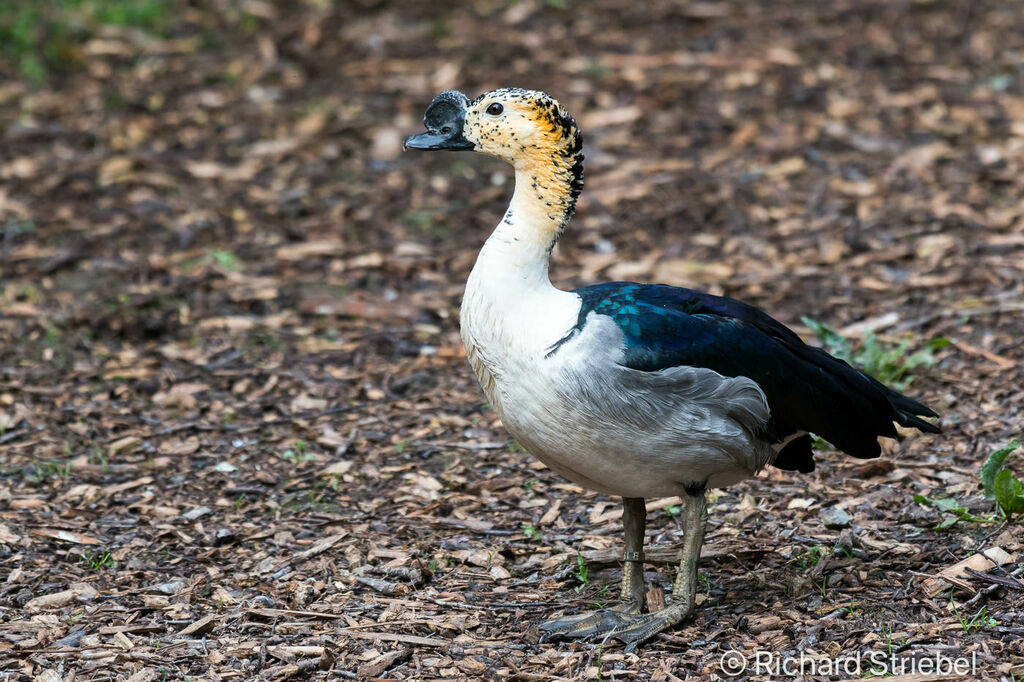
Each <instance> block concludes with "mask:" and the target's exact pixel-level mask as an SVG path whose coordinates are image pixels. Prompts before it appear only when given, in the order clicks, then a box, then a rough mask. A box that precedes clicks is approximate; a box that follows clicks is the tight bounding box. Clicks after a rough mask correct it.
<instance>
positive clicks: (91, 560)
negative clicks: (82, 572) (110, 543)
mask: <svg viewBox="0 0 1024 682" xmlns="http://www.w3.org/2000/svg"><path fill="white" fill-rule="evenodd" d="M78 557H79V560H80V561H81V562H82V563H84V564H85V565H86V566H88V567H89V570H92V571H101V570H103V569H104V568H114V567H115V566H117V562H116V561H114V559H113V557H111V556H110V552H92V551H86V552H82V553H81V554H79V555H78Z"/></svg>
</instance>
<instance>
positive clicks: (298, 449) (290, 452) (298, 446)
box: [281, 440, 316, 462]
mask: <svg viewBox="0 0 1024 682" xmlns="http://www.w3.org/2000/svg"><path fill="white" fill-rule="evenodd" d="M306 445H307V443H306V441H304V440H297V441H295V443H294V444H293V445H292V446H291V447H290V448H288V449H287V450H285V451H284V452H282V453H281V457H282V458H284V459H286V460H288V461H289V462H308V461H310V460H313V459H316V455H314V454H312V453H309V452H306Z"/></svg>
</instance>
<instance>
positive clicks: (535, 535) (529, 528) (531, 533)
mask: <svg viewBox="0 0 1024 682" xmlns="http://www.w3.org/2000/svg"><path fill="white" fill-rule="evenodd" d="M520 527H521V528H522V529H523V535H525V536H526V537H527V539H529V540H533V541H534V542H540V531H539V530H537V528H536V527H535V526H534V525H533V524H532V523H526V522H525V521H524V522H523V523H522V524H520Z"/></svg>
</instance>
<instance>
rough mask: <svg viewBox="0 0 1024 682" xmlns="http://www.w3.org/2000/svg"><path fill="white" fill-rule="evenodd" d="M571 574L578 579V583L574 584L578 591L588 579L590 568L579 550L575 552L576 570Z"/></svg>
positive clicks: (585, 584)
mask: <svg viewBox="0 0 1024 682" xmlns="http://www.w3.org/2000/svg"><path fill="white" fill-rule="evenodd" d="M573 575H574V576H575V577H576V580H578V581H580V584H579V585H577V586H576V591H577V592H579V591H580V590H582V589H583V588H584V587H586V586H587V583H588V582H589V581H590V569H589V568H588V567H587V563H586V562H585V561H584V560H583V555H582V554H580V553H579V552H576V572H575V573H573Z"/></svg>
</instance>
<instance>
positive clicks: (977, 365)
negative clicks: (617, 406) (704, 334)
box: [0, 0, 1024, 682]
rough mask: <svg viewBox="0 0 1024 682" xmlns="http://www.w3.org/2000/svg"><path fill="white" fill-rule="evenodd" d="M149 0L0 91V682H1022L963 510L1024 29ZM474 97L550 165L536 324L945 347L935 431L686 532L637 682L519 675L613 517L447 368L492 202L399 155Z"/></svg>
mask: <svg viewBox="0 0 1024 682" xmlns="http://www.w3.org/2000/svg"><path fill="white" fill-rule="evenodd" d="M71 4H73V3H71ZM155 4H157V5H160V6H161V7H163V8H164V10H165V13H164V15H163V17H164V19H163V21H162V22H161V25H160V26H159V27H155V28H152V29H147V28H125V27H121V26H118V25H113V24H103V25H96V24H95V23H94V24H92V25H88V24H87V25H86V26H85V28H84V29H82V30H84V31H85V33H81V32H79V33H76V34H73V35H72V36H71V38H66V39H64V42H60V43H56V44H57V45H58V46H60V47H62V49H63V50H64V51H63V52H60V51H58V54H57V57H59V59H57V58H55V57H53V55H52V54H50V56H49V57H47V58H48V59H57V61H59V64H56V63H53V64H50V66H51V67H54V68H52V69H51V72H50V73H49V75H47V76H46V77H45V78H46V80H45V81H44V82H43V83H42V84H38V85H34V84H30V83H29V82H28V80H27V78H26V77H24V76H23V75H19V72H18V71H17V70H16V69H15V67H14V66H13V64H14V62H13V61H12V59H13V58H12V57H11V56H10V53H6V55H7V56H6V57H4V59H5V60H6V61H5V62H3V64H4V65H3V66H0V73H2V74H3V75H4V76H5V78H4V79H3V80H2V82H0V120H2V121H3V128H2V141H0V234H2V239H0V566H2V570H0V635H2V637H0V671H2V673H3V675H4V679H9V680H29V679H32V680H46V681H47V682H52V681H56V680H72V679H74V680H107V679H111V680H113V679H117V680H125V679H130V680H133V681H135V682H139V681H142V680H163V679H168V680H171V679H203V680H215V679H217V680H227V679H266V680H279V679H289V678H290V679H334V678H345V679H360V680H366V679H389V680H391V679H394V680H407V679H423V680H427V679H471V680H475V679H491V678H500V679H515V680H547V679H567V680H569V679H572V680H576V679H609V680H610V679H644V680H646V679H650V680H677V679H687V678H689V679H716V678H721V677H724V676H725V674H726V672H730V671H727V670H723V669H722V667H721V661H722V659H723V656H724V655H726V654H727V652H730V651H732V652H738V653H739V654H742V655H743V656H745V657H746V659H747V660H748V661H749V662H750V666H748V669H747V670H745V671H743V672H741V673H739V674H738V675H737V677H736V679H768V678H771V679H780V678H787V677H796V676H798V674H799V670H794V668H793V667H792V666H793V665H799V659H800V656H801V655H803V656H804V657H805V659H806V660H805V661H804V664H805V668H804V669H803V673H804V675H805V679H837V678H839V679H857V678H861V677H868V676H870V675H871V674H872V672H871V671H872V670H874V671H875V673H878V674H881V673H895V674H896V677H895V679H903V680H916V679H921V677H919V676H915V675H917V674H918V673H921V672H927V671H928V669H927V665H928V664H927V663H926V662H925V663H922V662H923V661H927V660H945V661H952V660H955V659H958V658H963V659H964V660H967V661H970V662H971V665H974V666H976V668H974V669H973V672H971V673H969V674H968V675H966V677H968V678H971V679H984V680H996V679H1000V680H1007V681H1008V680H1020V679H1021V678H1022V677H1024V646H1022V641H1024V640H1022V635H1024V615H1022V610H1021V606H1022V603H1024V601H1022V600H1024V589H1022V588H1024V580H1022V578H1021V566H1022V559H1021V557H1022V556H1024V554H1022V553H1024V544H1022V535H1024V533H1022V526H1021V524H1020V522H1019V521H1014V522H1010V523H1006V522H1005V521H1004V520H1003V519H1002V518H1001V517H1000V516H999V515H998V514H997V513H995V506H994V504H993V502H991V501H988V500H985V499H984V497H983V496H982V494H981V484H980V478H979V469H980V467H981V464H982V462H983V461H984V460H985V458H986V457H987V456H988V455H989V454H990V453H991V452H992V451H994V450H996V449H997V448H999V447H1002V446H1005V445H1007V444H1008V443H1009V442H1010V441H1011V440H1013V439H1014V438H1017V437H1019V436H1020V433H1021V418H1022V406H1024V371H1022V362H1024V61H1022V59H1024V57H1022V55H1024V33H1022V32H1021V31H1020V27H1021V26H1022V25H1024V5H1022V4H1020V3H1012V2H996V1H978V2H969V3H968V2H952V1H945V0H929V1H924V2H862V1H854V0H840V1H837V2H821V3H818V2H746V1H743V0H730V1H725V0H722V1H717V0H713V1H711V2H687V3H675V2H663V1H655V2H651V3H647V4H646V5H643V6H640V5H636V4H635V3H628V2H623V1H622V0H597V1H595V2H589V3H577V2H564V1H557V2H556V1H554V0H548V1H547V2H538V1H536V0H520V1H519V2H508V3H506V2H491V1H487V0H484V1H481V2H476V3H472V5H466V4H464V3H443V2H442V3H429V4H427V3H397V2H396V3H387V2H338V3H326V2H312V1H310V2H307V3H270V2H264V1H262V0H249V1H248V2H244V3H227V2H213V1H211V2H194V3H185V2H181V3H171V4H170V5H167V4H166V3H155ZM44 5H45V3H44ZM45 6H46V7H50V8H51V10H52V11H53V12H57V10H55V9H53V8H52V7H51V6H50V5H45ZM3 7H6V6H5V5H2V4H0V11H7V12H10V11H11V10H10V9H7V10H3ZM68 11H69V12H70V11H71V10H68ZM51 18H52V17H51ZM54 20H55V21H56V20H59V17H57V18H56V19H54ZM47 25H48V26H49V24H47ZM40 34H41V35H40V36H38V37H40V38H41V39H48V40H51V43H52V41H53V40H55V36H57V35H58V34H56V33H54V32H53V29H52V26H51V27H50V28H47V29H45V30H41V31H40ZM61 35H63V34H61ZM51 52H52V51H51ZM57 66H62V67H63V68H56V67H57ZM505 85H517V86H522V87H535V88H540V89H544V90H546V91H549V92H551V93H552V94H554V95H555V96H557V97H558V98H559V99H560V100H561V101H562V102H563V103H565V104H566V105H567V107H568V108H569V109H570V110H571V111H573V112H574V113H576V114H577V117H578V119H579V120H580V123H581V125H582V128H583V131H584V134H585V140H586V154H587V164H588V165H587V188H586V191H585V192H584V195H583V200H582V201H581V202H580V207H579V212H578V216H577V218H576V220H575V221H574V222H573V223H572V225H571V226H570V227H569V229H568V230H567V232H566V235H565V238H564V240H563V242H562V244H561V245H560V246H559V248H558V249H557V250H556V252H555V254H554V261H553V263H552V268H551V272H552V276H553V277H554V279H555V281H556V282H557V283H558V284H559V285H562V286H565V287H572V286H576V285H579V284H584V283H591V282H595V281H601V280H609V279H632V280H639V281H658V282H665V283H670V284H676V285H683V286H690V287H694V288H701V289H705V290H709V291H712V292H714V293H722V294H727V295H731V296H735V297H738V298H742V299H744V300H747V301H749V302H751V303H754V304H756V305H758V306H761V307H763V308H764V309H766V310H768V311H770V312H771V313H772V314H773V315H775V316H776V317H778V318H779V319H780V320H781V321H783V322H785V323H787V324H789V325H791V326H793V327H794V328H795V329H797V330H798V331H799V332H800V333H801V334H803V335H804V337H805V338H812V337H813V334H812V333H811V331H810V329H809V328H808V327H807V324H806V323H805V322H803V321H802V316H807V317H809V318H812V319H814V320H819V321H822V322H826V323H828V324H829V325H831V326H833V327H834V328H837V329H839V330H840V331H841V332H842V334H843V335H844V336H846V337H847V338H849V339H851V340H852V342H853V346H854V352H855V353H857V352H859V353H860V354H861V355H862V356H863V357H865V358H867V359H869V360H870V359H872V358H874V359H875V360H877V359H878V356H879V352H878V351H872V350H871V343H872V342H871V341H867V342H865V341H864V338H865V334H868V335H869V337H870V335H873V337H874V338H876V340H877V343H878V344H880V345H881V346H883V347H885V348H888V347H890V345H896V346H897V348H898V345H899V344H900V343H903V342H905V343H906V344H907V346H906V349H905V350H899V349H897V351H895V352H894V353H893V357H894V358H895V360H893V362H894V363H895V364H896V365H899V364H900V361H901V359H906V358H908V357H910V356H911V355H912V354H914V353H916V352H919V351H922V350H923V349H926V348H927V347H929V344H930V343H931V342H933V341H934V340H937V339H938V340H940V341H938V342H935V343H932V347H934V348H935V350H934V351H933V354H932V356H931V358H930V359H929V360H928V361H926V362H924V363H922V364H920V365H918V366H917V367H915V368H914V369H913V370H911V372H910V373H909V374H908V375H907V377H904V379H906V378H908V377H912V378H913V383H911V384H909V386H908V387H907V388H906V390H907V391H908V392H909V393H910V394H912V395H914V396H917V397H920V398H922V399H923V400H924V401H925V402H927V403H928V404H929V405H931V406H933V407H934V408H935V409H936V410H937V411H938V412H940V413H941V415H942V418H941V424H942V427H943V433H942V435H940V436H935V437H926V436H923V435H921V434H917V433H909V432H908V433H907V434H906V437H905V439H904V440H902V442H900V443H892V444H890V445H889V446H887V448H886V451H885V456H884V457H883V458H881V459H879V460H876V461H861V460H853V459H850V458H847V457H845V456H843V455H841V454H840V453H836V452H834V451H830V450H828V449H827V448H825V447H823V449H822V450H821V452H820V453H819V455H818V462H819V466H818V469H817V471H815V472H814V473H812V474H808V475H796V474H790V473H783V472H779V471H777V470H769V471H767V472H766V473H764V474H763V475H761V476H759V477H758V478H756V479H753V480H750V481H747V482H745V483H743V484H740V485H736V486H733V487H731V488H729V489H726V490H722V491H717V492H716V494H715V495H714V497H713V499H712V502H711V521H710V523H709V527H708V535H707V540H706V546H705V557H704V559H703V561H702V566H701V580H702V585H703V589H702V593H701V595H700V597H699V600H700V606H699V608H698V611H697V613H696V616H695V617H694V618H693V619H692V620H690V621H689V622H687V623H685V624H683V625H682V626H681V627H679V628H677V629H676V630H674V631H673V632H671V633H668V634H663V635H661V636H659V637H658V638H656V639H655V640H654V641H652V642H651V643H649V644H648V645H647V646H645V647H644V648H643V649H642V650H641V651H640V652H638V653H636V654H625V653H623V652H622V649H621V647H620V646H618V645H617V644H616V643H614V642H607V643H604V644H603V645H602V644H601V643H579V642H576V643H543V644H539V643H538V641H537V634H538V633H537V631H536V627H535V624H536V623H537V621H539V620H541V619H543V618H545V617H549V616H551V615H554V614H555V613H558V612H562V611H566V610H577V609H585V608H592V607H593V605H594V604H596V603H606V602H609V601H610V600H611V599H612V598H613V597H614V596H615V592H616V590H617V587H616V582H617V578H618V570H619V569H618V564H617V561H616V558H617V556H618V555H619V552H620V551H621V545H620V532H621V523H620V521H619V507H618V501H617V500H614V499H610V498H608V497H605V496H602V495H597V494H594V493H591V492H588V491H585V490H583V489H581V488H579V487H577V486H575V485H572V484H569V483H567V482H566V481H565V480H563V479H560V478H559V477H558V476H556V475H553V474H552V473H551V472H549V471H547V470H546V469H545V468H544V467H543V466H541V465H539V464H538V463H537V462H535V461H533V460H532V459H531V458H530V457H529V456H528V455H527V454H525V453H524V452H522V450H521V449H520V448H519V447H517V446H516V445H515V443H512V442H509V439H508V437H507V435H506V434H505V433H504V431H503V430H502V428H501V425H500V423H499V422H498V421H497V419H496V417H495V416H494V414H493V413H492V412H491V410H490V409H489V408H488V406H487V405H486V404H485V403H484V401H483V398H482V395H481V393H480V392H479V390H478V388H477V386H476V383H475V381H474V379H473V377H472V375H471V373H470V370H469V368H468V366H467V364H466V362H465V358H464V353H463V350H462V348H461V344H460V341H459V337H458V305H459V300H460V296H461V291H462V287H463V282H464V280H465V277H466V275H467V273H468V271H469V268H470V267H471V265H472V262H473V259H474V257H475V253H476V250H477V249H478V248H479V246H480V244H482V242H483V240H484V239H485V237H486V234H487V233H488V231H489V229H490V227H491V226H493V225H494V224H496V223H497V221H498V219H499V217H500V215H501V213H502V211H503V210H504V206H505V202H506V201H507V199H508V196H509V195H510V192H511V183H512V177H511V173H510V169H509V168H507V167H505V166H503V165H502V164H500V163H498V162H496V161H493V160H489V159H483V158H479V157H471V156H469V155H457V154H452V155H439V154H435V155H423V154H412V153H409V154H403V153H402V151H401V140H402V139H403V136H405V135H407V134H410V133H413V132H416V131H418V130H419V129H420V123H419V118H420V116H421V114H422V111H423V109H424V107H425V106H426V104H427V103H428V102H429V101H430V99H431V97H432V96H433V95H434V94H435V93H436V92H438V91H440V90H442V89H445V88H449V87H458V88H460V89H463V90H465V91H466V92H467V93H469V94H471V95H475V94H478V93H479V92H482V91H483V90H485V89H488V88H491V87H498V86H505ZM947 342H948V343H947ZM883 364H884V363H883ZM886 371H888V370H886ZM1022 463H1024V455H1022V453H1021V452H1018V453H1015V454H1012V455H1011V456H1010V458H1009V459H1008V460H1007V465H1008V466H1009V467H1010V468H1011V469H1015V471H1016V472H1017V474H1018V476H1020V475H1021V472H1022V469H1024V464H1022ZM915 496H923V497H919V498H918V499H919V500H923V499H924V498H929V499H932V500H937V499H938V500H942V499H952V500H955V503H948V502H942V503H939V506H936V505H935V504H932V505H928V504H926V503H923V502H918V501H915ZM677 504H678V500H675V499H666V500H654V501H649V509H650V516H649V525H648V538H647V542H648V545H649V547H650V551H649V555H650V556H651V557H652V560H653V561H652V563H651V564H650V565H649V566H648V578H649V579H650V580H651V581H653V582H654V584H657V585H660V586H662V587H663V588H665V589H668V588H669V586H670V581H671V579H672V577H673V566H672V562H673V560H674V558H673V552H672V548H673V547H674V546H677V545H678V543H679V539H680V531H679V524H678V522H677V517H678V507H677ZM942 505H945V507H946V508H950V509H949V510H946V509H945V508H943V506H942ZM954 507H955V509H953V508H954ZM996 548H998V550H999V551H1001V552H1002V554H999V553H998V552H997V549H996ZM979 550H986V551H989V552H990V554H991V555H992V556H996V557H998V561H997V563H1001V564H1002V565H1000V566H994V565H993V564H992V563H991V562H989V563H985V562H978V561H977V559H978V557H977V556H975V555H976V552H978V551H979ZM972 556H975V559H974V561H975V563H972V564H971V567H972V568H973V570H974V572H963V571H961V572H958V573H957V574H956V575H952V576H951V577H949V579H944V578H940V577H936V576H937V575H938V574H939V573H940V572H941V571H944V570H946V569H949V568H950V567H951V566H954V565H956V564H958V562H960V561H962V560H964V559H968V558H970V557H972ZM657 597H658V595H657V593H656V592H655V594H653V595H652V599H653V600H656V599H657ZM872 652H874V654H875V655H876V658H874V659H869V658H868V656H869V654H871V653H872ZM731 655H733V656H735V655H736V654H731ZM772 656H773V657H774V658H772V659H771V665H774V666H779V665H780V664H781V663H782V662H784V661H791V663H790V667H789V668H788V669H782V668H779V667H764V666H762V668H760V669H755V668H754V666H753V663H754V662H755V661H760V662H761V663H763V664H768V663H769V660H768V659H769V657H772ZM857 656H861V660H860V668H854V667H853V666H854V663H855V662H856V660H855V659H856V657H857ZM758 657H760V658H758ZM879 659H884V664H885V665H884V666H880V665H876V663H877V661H878V660H879ZM793 660H796V663H795V664H794V663H792V661H793ZM828 661H833V662H834V661H839V664H840V665H845V666H847V667H846V668H844V669H841V670H838V671H836V670H830V669H829V668H828V666H827V662H828ZM892 661H895V662H896V664H897V667H896V668H893V667H891V662H892ZM810 666H818V667H816V668H812V667H810ZM900 666H902V667H900ZM915 666H917V667H915ZM946 672H947V674H946V676H945V677H944V678H943V679H952V678H954V677H958V675H956V674H955V673H952V674H950V673H949V672H948V671H946ZM959 677H963V676H962V675H960V676H959Z"/></svg>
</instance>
